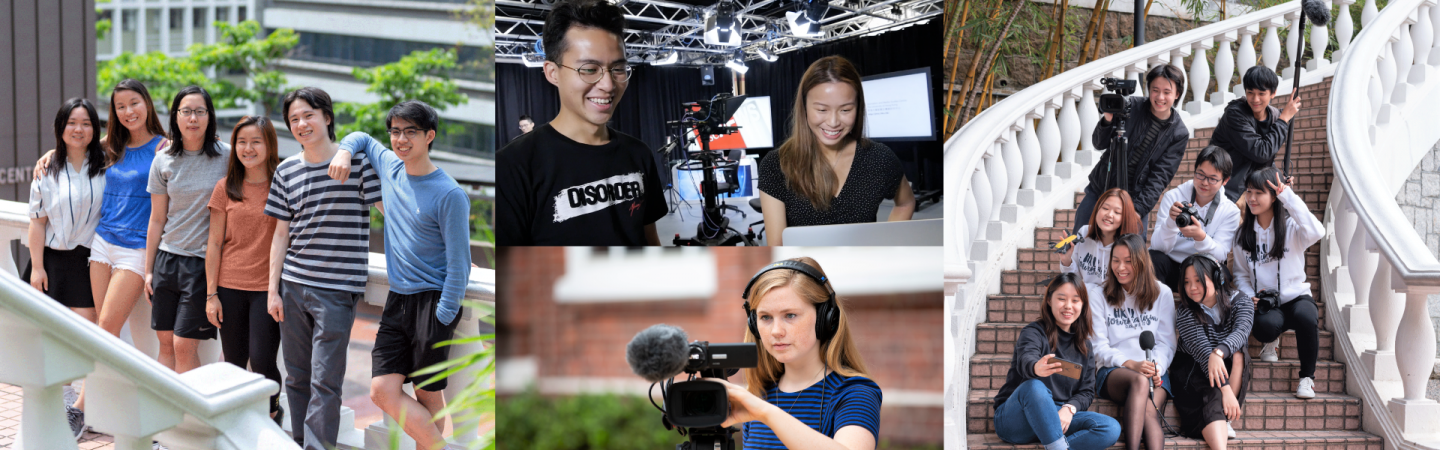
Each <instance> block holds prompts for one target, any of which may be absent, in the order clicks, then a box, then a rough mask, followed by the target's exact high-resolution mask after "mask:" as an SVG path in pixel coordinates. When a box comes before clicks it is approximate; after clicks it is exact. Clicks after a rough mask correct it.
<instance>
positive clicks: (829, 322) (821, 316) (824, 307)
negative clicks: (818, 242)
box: [740, 260, 840, 343]
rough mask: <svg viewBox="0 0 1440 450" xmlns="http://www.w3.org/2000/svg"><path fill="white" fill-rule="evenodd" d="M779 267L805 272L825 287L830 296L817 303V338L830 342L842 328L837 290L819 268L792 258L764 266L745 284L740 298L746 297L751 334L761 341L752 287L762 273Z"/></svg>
mask: <svg viewBox="0 0 1440 450" xmlns="http://www.w3.org/2000/svg"><path fill="white" fill-rule="evenodd" d="M777 269H789V270H794V271H796V272H800V273H803V274H805V276H808V277H810V278H811V279H813V280H815V282H816V283H819V284H820V286H821V287H823V288H825V293H826V295H827V296H828V298H827V299H826V300H825V303H817V304H816V305H815V338H816V339H819V340H820V342H821V343H827V342H830V338H833V337H835V332H836V331H838V330H839V328H840V307H839V306H838V305H836V303H835V290H834V289H832V288H831V287H830V283H829V279H828V278H826V277H825V275H824V274H822V273H820V271H819V270H816V269H815V268H814V267H811V266H810V265H809V264H805V263H802V262H799V261H790V260H785V261H776V262H773V263H770V264H769V265H767V266H765V267H762V268H761V269H760V271H759V272H755V276H752V277H750V282H749V283H746V284H745V291H744V292H742V293H741V294H740V298H742V299H745V303H744V304H742V305H741V306H742V307H743V308H745V318H746V319H745V320H746V325H747V326H748V327H749V328H750V334H751V335H752V336H755V339H756V342H759V339H760V327H759V326H758V325H756V322H755V310H753V309H750V288H752V287H755V281H756V280H759V279H760V275H764V274H765V272H769V271H772V270H777Z"/></svg>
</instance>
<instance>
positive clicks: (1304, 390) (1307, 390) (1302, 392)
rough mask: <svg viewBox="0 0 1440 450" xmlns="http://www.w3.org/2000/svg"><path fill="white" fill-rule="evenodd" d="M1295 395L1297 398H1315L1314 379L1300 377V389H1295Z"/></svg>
mask: <svg viewBox="0 0 1440 450" xmlns="http://www.w3.org/2000/svg"><path fill="white" fill-rule="evenodd" d="M1295 396H1296V397H1299V398H1315V379H1313V378H1310V377H1305V378H1301V379H1300V389H1296V390H1295Z"/></svg>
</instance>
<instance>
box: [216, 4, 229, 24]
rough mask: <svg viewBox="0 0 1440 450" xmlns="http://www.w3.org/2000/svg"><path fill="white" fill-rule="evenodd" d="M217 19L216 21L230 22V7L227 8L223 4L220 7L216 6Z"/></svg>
mask: <svg viewBox="0 0 1440 450" xmlns="http://www.w3.org/2000/svg"><path fill="white" fill-rule="evenodd" d="M215 21H216V22H229V21H230V8H226V7H223V6H222V7H219V8H215Z"/></svg>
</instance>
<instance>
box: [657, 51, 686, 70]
mask: <svg viewBox="0 0 1440 450" xmlns="http://www.w3.org/2000/svg"><path fill="white" fill-rule="evenodd" d="M679 60H680V52H677V51H674V50H671V51H669V52H666V53H663V54H661V55H657V56H656V57H655V61H654V62H652V63H650V65H654V66H664V65H670V64H675V62H677V61H679Z"/></svg>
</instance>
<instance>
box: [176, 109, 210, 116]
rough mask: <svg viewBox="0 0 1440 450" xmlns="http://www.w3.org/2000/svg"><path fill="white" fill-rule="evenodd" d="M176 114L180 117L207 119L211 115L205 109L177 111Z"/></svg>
mask: <svg viewBox="0 0 1440 450" xmlns="http://www.w3.org/2000/svg"><path fill="white" fill-rule="evenodd" d="M175 113H176V114H179V115H180V117H192V116H193V117H205V116H208V115H210V111H206V110H203V109H182V110H179V111H175Z"/></svg>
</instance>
